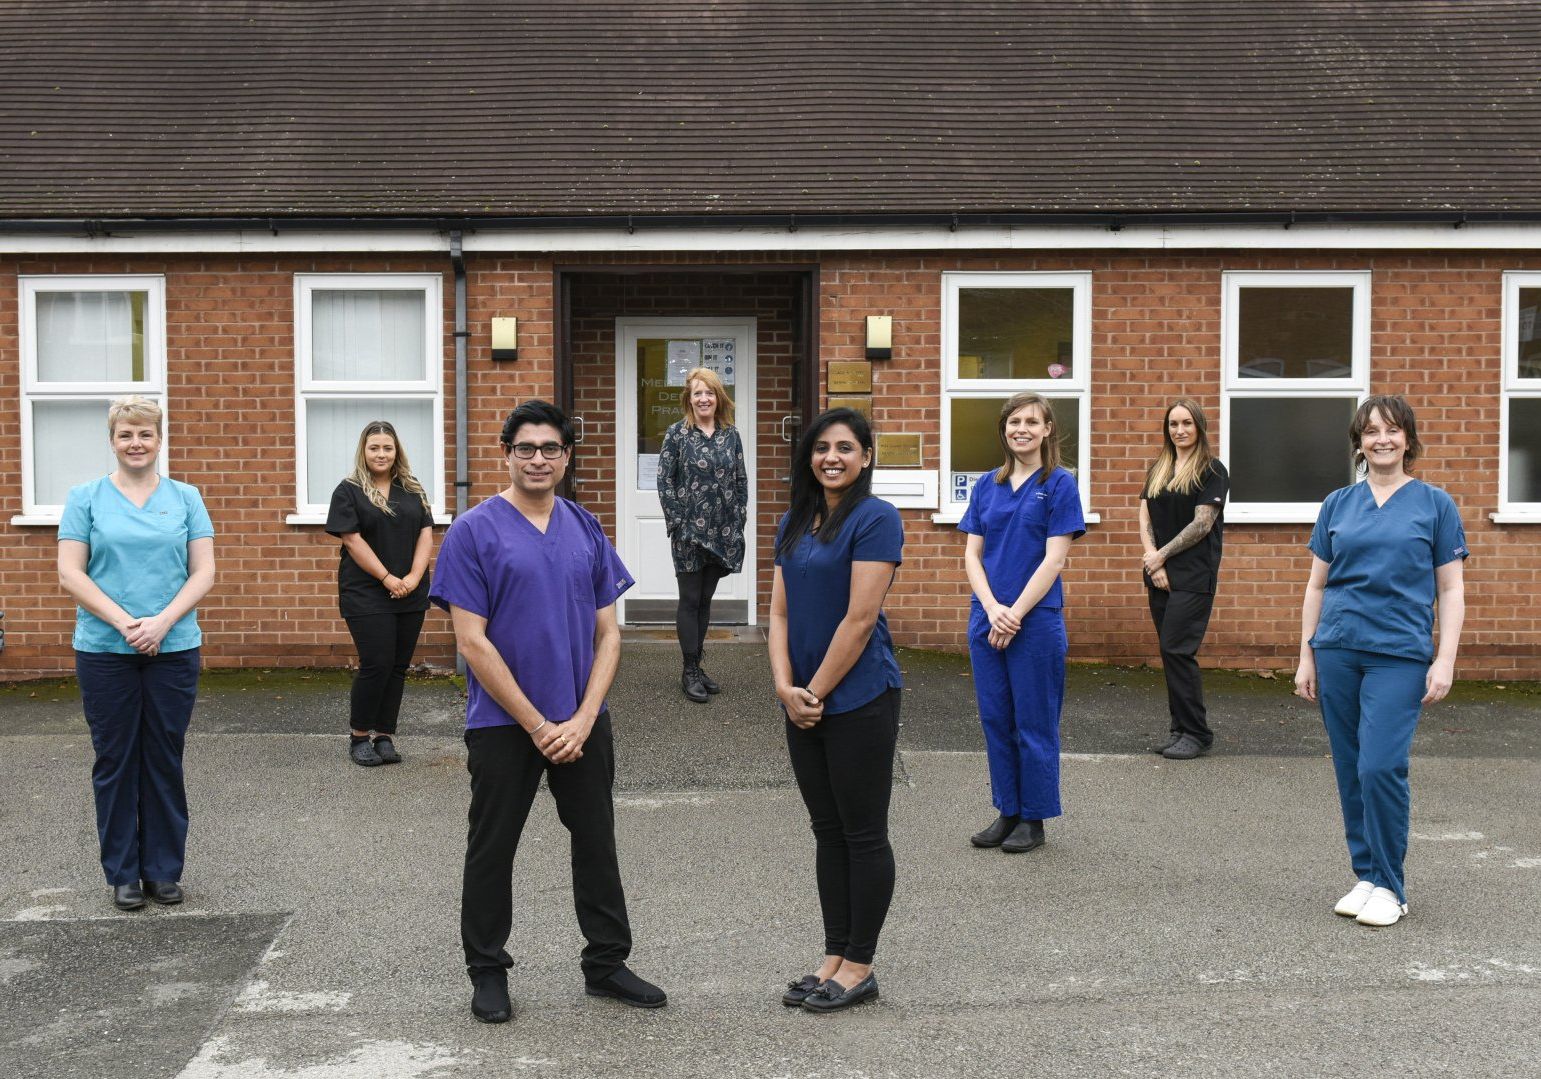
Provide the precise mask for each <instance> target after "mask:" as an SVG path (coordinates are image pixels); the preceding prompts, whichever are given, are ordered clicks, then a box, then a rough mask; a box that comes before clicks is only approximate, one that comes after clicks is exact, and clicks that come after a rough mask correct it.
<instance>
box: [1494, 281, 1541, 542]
mask: <svg viewBox="0 0 1541 1079" xmlns="http://www.w3.org/2000/svg"><path fill="white" fill-rule="evenodd" d="M1538 316H1541V273H1506V274H1504V344H1503V352H1504V378H1503V420H1502V424H1501V427H1502V430H1501V432H1500V435H1499V437H1500V439H1501V440H1502V450H1501V452H1500V454H1499V459H1498V460H1499V464H1498V475H1499V495H1498V517H1499V519H1500V520H1502V519H1504V518H1508V519H1510V520H1531V521H1541V324H1538Z"/></svg>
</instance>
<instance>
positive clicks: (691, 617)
mask: <svg viewBox="0 0 1541 1079" xmlns="http://www.w3.org/2000/svg"><path fill="white" fill-rule="evenodd" d="M680 406H681V408H683V409H684V411H685V418H684V419H682V420H680V421H679V422H678V423H675V424H674V425H673V426H671V427H670V428H669V430H668V431H666V432H665V433H664V436H663V449H662V452H661V453H659V455H658V501H659V502H660V503H662V504H663V517H664V524H665V526H666V527H667V528H668V530H669V551H670V554H671V555H672V556H673V558H674V578H675V580H676V581H678V582H679V588H680V602H679V609H678V610H677V612H676V614H675V620H674V623H675V629H676V631H677V632H678V634H679V641H680V651H681V652H683V653H684V656H685V667H684V671H683V672H682V673H681V675H680V689H681V690H682V691H683V692H684V694H685V696H686V698H688V699H689V700H692V701H695V702H696V703H697V704H701V703H704V702H705V701H706V698H707V695H708V694H712V693H716V692H718V690H719V689H720V688H721V687H720V686H718V685H717V683H716V682H714V681H712V679H711V677H710V676H709V675H708V674H707V673H706V672H705V671H703V670H702V669H701V649H702V647H703V646H704V645H705V644H706V627H707V624H708V623H709V622H710V621H711V617H712V595H713V593H715V592H716V591H717V582H718V581H720V580H722V579H723V578H724V577H726V576H727V575H728V574H730V573H737V572H738V571H739V570H740V569H741V568H742V567H743V564H744V522H745V520H746V519H747V518H748V514H749V475H748V472H747V471H746V470H745V468H744V443H743V441H742V440H741V439H740V438H739V435H738V428H736V427H734V426H733V399H732V398H731V397H729V396H728V391H727V388H726V387H724V386H723V384H722V380H721V379H719V378H718V377H717V375H716V373H715V372H713V371H710V370H708V369H707V368H705V367H697V368H696V369H695V370H693V371H691V372H690V374H688V375H686V376H685V390H684V392H683V393H681V394H680Z"/></svg>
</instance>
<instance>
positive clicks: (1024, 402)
mask: <svg viewBox="0 0 1541 1079" xmlns="http://www.w3.org/2000/svg"><path fill="white" fill-rule="evenodd" d="M1028 405H1032V406H1033V407H1034V408H1036V409H1037V410H1038V416H1039V418H1040V419H1042V420H1043V422H1044V423H1046V424H1048V426H1049V433H1048V434H1046V435H1044V436H1043V442H1042V443H1041V444H1040V448H1039V451H1038V452H1039V455H1040V456H1039V459H1040V460H1041V461H1042V462H1043V469H1042V471H1040V472H1039V473H1038V482H1040V483H1046V482H1047V481H1048V479H1049V476H1050V475H1052V474H1053V472H1054V470H1055V469H1056V468H1058V467H1059V424H1057V423H1055V422H1054V406H1053V405H1051V404H1049V400H1048V398H1046V397H1043V396H1041V395H1040V394H1036V393H1019V394H1015V395H1013V396H1011V397H1009V398H1007V399H1006V403H1005V404H1004V405H1002V406H1001V418H1000V422H999V423H998V424H997V425H996V428H995V433H996V436H997V437H998V438H999V439H1000V442H1001V452H1002V453H1004V454H1005V455H1006V463H1005V464H1003V465H1001V467H1000V468H998V469H996V470H995V482H996V483H1005V482H1006V481H1007V480H1009V479H1011V470H1012V469H1013V468H1015V467H1016V465H1017V456H1016V454H1014V453H1012V452H1011V444H1010V443H1008V442H1007V441H1006V421H1007V420H1009V419H1010V418H1011V414H1012V413H1013V412H1016V411H1018V410H1019V409H1024V408H1026V407H1027V406H1028Z"/></svg>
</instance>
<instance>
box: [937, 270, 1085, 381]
mask: <svg viewBox="0 0 1541 1079" xmlns="http://www.w3.org/2000/svg"><path fill="white" fill-rule="evenodd" d="M1074 304H1075V290H1074V289H1068V288H964V289H959V290H958V377H959V378H962V379H975V378H988V379H995V378H1001V379H1005V378H1011V379H1029V378H1035V379H1036V378H1069V377H1070V376H1071V374H1072V367H1073V362H1072V360H1073V357H1072V344H1071V342H1072V337H1071V326H1072V324H1073V322H1074Z"/></svg>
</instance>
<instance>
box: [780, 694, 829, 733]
mask: <svg viewBox="0 0 1541 1079" xmlns="http://www.w3.org/2000/svg"><path fill="white" fill-rule="evenodd" d="M776 696H777V697H778V698H780V700H781V707H782V708H784V709H786V713H787V719H789V720H791V721H792V726H794V727H797V728H799V729H801V730H807V729H808V728H809V727H812V726H813V725H814V724H816V723H818V722H819V720H821V719H823V718H824V702H823V701H821V700H819V699H818V698H817V697H815V696H814V695H813V694H812V693H809V692H808V691H807V690H806V689H804V688H803V687H801V686H781V687H778V688H777V690H776Z"/></svg>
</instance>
